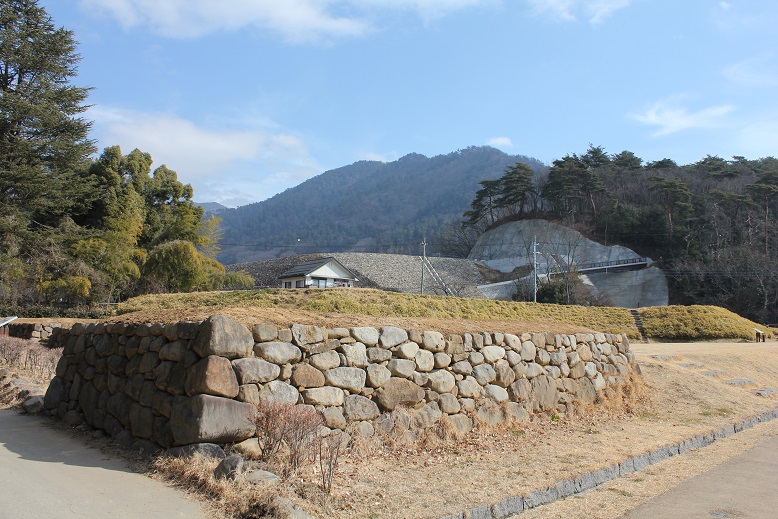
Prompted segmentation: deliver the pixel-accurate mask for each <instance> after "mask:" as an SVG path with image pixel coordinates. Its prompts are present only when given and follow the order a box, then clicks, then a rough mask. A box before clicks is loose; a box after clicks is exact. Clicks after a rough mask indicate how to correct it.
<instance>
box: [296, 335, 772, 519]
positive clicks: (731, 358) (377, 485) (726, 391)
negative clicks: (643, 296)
mask: <svg viewBox="0 0 778 519" xmlns="http://www.w3.org/2000/svg"><path fill="white" fill-rule="evenodd" d="M634 349H635V350H636V352H637V355H638V359H639V360H640V362H641V365H642V368H643V373H644V375H643V379H644V381H645V383H644V385H642V386H641V385H640V384H634V383H633V384H628V385H626V386H625V387H624V388H622V389H621V390H619V391H618V392H611V393H610V394H609V397H608V398H607V400H606V401H605V402H603V404H604V405H599V406H591V407H588V408H582V409H581V410H580V411H579V412H577V413H576V414H575V415H574V416H563V417H559V419H554V418H553V417H552V416H544V415H537V416H534V417H533V419H532V421H530V422H529V423H523V424H513V425H510V426H507V427H497V428H495V427H491V428H489V427H485V426H483V425H479V426H478V427H477V428H476V430H475V431H474V433H473V434H471V435H469V436H468V437H466V438H464V439H463V440H459V441H451V440H450V441H442V440H440V439H437V440H434V439H433V438H432V436H431V435H426V436H422V437H421V438H420V439H419V441H416V442H413V443H410V442H407V443H405V444H404V443H403V440H404V438H403V437H402V436H397V435H395V436H391V435H387V436H386V437H384V438H382V440H383V442H381V444H378V445H376V444H375V443H372V444H371V443H366V442H362V443H361V444H360V446H359V447H360V448H355V449H352V451H351V452H350V453H348V455H346V456H344V457H343V459H342V460H341V463H340V468H339V470H338V471H337V473H336V475H335V479H334V483H333V489H332V496H331V501H330V509H329V510H328V511H327V513H326V514H323V515H324V516H327V517H336V518H357V517H360V518H364V517H375V518H383V517H391V518H399V517H402V518H424V517H439V516H442V515H445V514H449V513H457V512H461V511H462V510H464V509H466V508H470V507H475V506H480V505H483V504H489V503H495V502H497V501H500V500H502V499H505V498H506V497H509V496H515V495H518V494H525V493H528V492H530V491H532V490H535V489H537V488H541V487H544V486H547V485H550V484H553V483H555V482H556V481H558V480H560V479H563V478H570V477H572V476H575V475H577V474H580V473H583V472H586V471H590V470H595V469H597V468H600V467H603V466H606V465H609V464H612V463H615V462H618V461H621V460H623V459H625V458H627V457H629V456H634V455H639V454H643V453H645V452H647V451H649V450H651V449H653V448H655V447H658V446H661V445H666V444H669V443H674V442H679V441H681V440H683V439H685V438H688V437H690V436H693V435H695V434H699V433H701V432H708V431H711V430H714V429H718V428H720V427H723V426H724V425H726V424H728V423H733V422H736V421H738V420H739V419H742V418H743V417H746V416H751V415H754V414H757V413H760V412H763V411H765V410H767V409H771V408H773V407H775V406H776V405H778V399H775V398H764V397H759V396H756V395H754V394H753V393H751V392H750V391H749V389H747V388H742V387H735V386H731V385H728V384H727V383H726V382H725V380H726V378H713V377H709V376H706V375H704V374H703V371H706V370H707V369H720V370H725V368H726V370H729V372H730V374H731V375H732V376H733V377H737V378H750V379H753V380H754V381H755V382H756V383H757V385H758V386H760V387H778V348H776V344H775V343H774V342H770V343H766V344H759V345H757V344H733V343H717V344H668V345H660V344H652V345H637V346H635V348H634ZM658 353H661V354H675V355H676V359H674V360H667V361H662V360H656V359H653V358H651V355H653V354H658ZM690 361H694V362H702V363H703V364H704V367H692V368H690V367H683V366H681V364H684V363H687V362H690ZM436 436H437V435H436ZM738 436H739V435H738ZM405 440H407V438H405ZM728 441H729V440H728ZM736 441H737V440H736V439H732V442H736ZM706 450H707V449H702V450H701V451H699V452H697V453H694V457H705V452H706ZM681 458H683V457H681ZM649 472H650V473H654V468H653V467H652V468H650V469H649V470H648V471H644V472H643V473H640V474H643V476H641V475H640V474H637V475H634V476H632V480H633V482H632V483H631V484H630V485H631V488H630V490H625V492H629V493H630V494H633V495H636V496H637V495H643V493H642V492H641V491H640V490H639V487H640V478H641V477H645V476H646V474H647V473H649ZM668 477H670V474H668ZM671 479H672V478H671ZM654 487H656V488H661V485H660V484H654ZM614 488H616V489H617V490H618V488H619V487H614ZM652 488H653V487H652ZM617 490H614V491H607V493H606V494H605V495H604V496H602V497H601V499H603V500H604V499H605V498H606V497H607V499H609V500H612V501H616V502H618V501H620V500H622V499H625V498H626V497H627V496H626V495H620V494H619V492H618V491H617ZM598 492H599V491H598ZM650 492H651V491H650V490H646V492H645V493H646V494H650ZM590 494H592V493H590ZM587 495H588V494H587ZM592 495H598V494H592ZM579 498H580V496H579V497H577V498H576V499H579ZM301 504H303V506H304V503H301ZM597 506H599V504H598V505H597ZM308 510H309V511H310V512H311V513H313V515H317V510H315V509H314V508H311V507H309V508H308ZM543 510H545V508H544V509H541V510H539V511H537V513H538V514H541V515H536V517H541V516H542V514H543ZM319 515H322V514H319ZM564 516H565V517H594V516H598V515H597V514H592V513H591V508H585V509H578V511H577V512H576V511H575V509H566V511H565V515H564ZM603 517H605V516H603ZM609 517H615V516H609Z"/></svg>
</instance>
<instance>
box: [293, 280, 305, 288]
mask: <svg viewBox="0 0 778 519" xmlns="http://www.w3.org/2000/svg"><path fill="white" fill-rule="evenodd" d="M294 286H295V288H305V280H304V279H298V280H297V282H296V283H295V284H294Z"/></svg>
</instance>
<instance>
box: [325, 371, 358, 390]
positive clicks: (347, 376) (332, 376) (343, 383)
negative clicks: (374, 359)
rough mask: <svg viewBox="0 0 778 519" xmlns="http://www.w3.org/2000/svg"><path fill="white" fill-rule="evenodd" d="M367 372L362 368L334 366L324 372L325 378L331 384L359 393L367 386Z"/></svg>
mask: <svg viewBox="0 0 778 519" xmlns="http://www.w3.org/2000/svg"><path fill="white" fill-rule="evenodd" d="M366 377H367V373H365V370H364V369H360V368H333V369H330V370H328V371H326V372H325V373H324V379H325V380H326V383H327V384H328V385H330V386H335V387H339V388H341V389H348V390H349V391H351V392H352V393H359V392H360V391H362V388H364V387H365V379H366Z"/></svg>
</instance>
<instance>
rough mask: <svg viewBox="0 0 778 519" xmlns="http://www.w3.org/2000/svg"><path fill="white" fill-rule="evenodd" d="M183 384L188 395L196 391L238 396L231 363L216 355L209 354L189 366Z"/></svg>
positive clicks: (236, 382) (232, 396)
mask: <svg viewBox="0 0 778 519" xmlns="http://www.w3.org/2000/svg"><path fill="white" fill-rule="evenodd" d="M184 386H185V389H186V394H187V395H189V396H192V395H195V394H198V393H205V394H207V395H214V396H225V397H227V398H235V397H236V396H238V380H237V378H235V371H234V370H233V369H232V364H231V363H230V361H229V360H227V359H225V358H224V357H217V356H216V355H209V356H207V357H205V358H204V359H202V360H201V361H199V362H198V363H196V364H195V365H194V366H192V367H191V368H189V371H188V372H187V374H186V382H185V383H184Z"/></svg>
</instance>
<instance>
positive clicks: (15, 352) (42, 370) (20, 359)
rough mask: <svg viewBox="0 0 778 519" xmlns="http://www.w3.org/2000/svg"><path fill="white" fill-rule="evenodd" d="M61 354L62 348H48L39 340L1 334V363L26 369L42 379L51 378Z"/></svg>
mask: <svg viewBox="0 0 778 519" xmlns="http://www.w3.org/2000/svg"><path fill="white" fill-rule="evenodd" d="M61 356H62V348H47V347H46V346H43V345H41V344H40V343H39V342H38V341H31V340H25V339H17V338H16V337H8V336H0V364H3V363H4V364H5V365H6V366H11V367H15V368H20V369H23V370H26V371H27V372H29V374H30V375H31V376H32V377H35V378H37V379H39V380H41V381H48V380H51V378H52V377H53V376H54V372H55V371H56V369H57V362H59V358H60V357H61Z"/></svg>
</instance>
